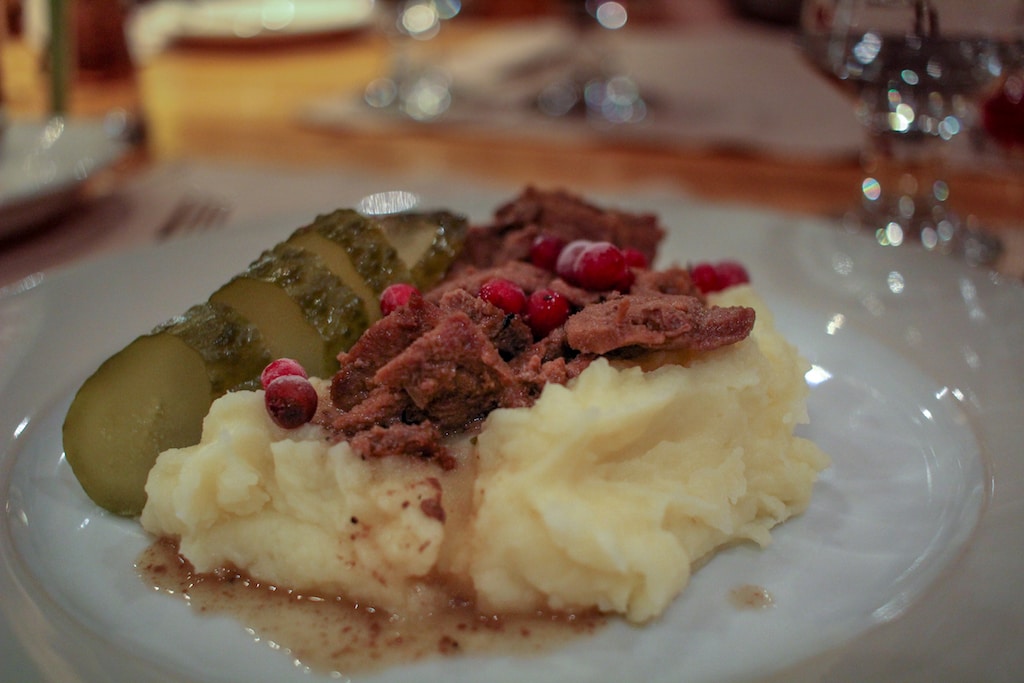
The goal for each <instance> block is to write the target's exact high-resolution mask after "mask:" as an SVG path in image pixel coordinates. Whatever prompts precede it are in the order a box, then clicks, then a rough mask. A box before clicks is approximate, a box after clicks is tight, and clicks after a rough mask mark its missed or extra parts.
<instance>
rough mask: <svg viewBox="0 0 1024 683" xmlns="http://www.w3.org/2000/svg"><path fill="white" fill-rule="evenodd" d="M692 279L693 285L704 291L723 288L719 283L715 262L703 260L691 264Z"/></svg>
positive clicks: (705, 292)
mask: <svg viewBox="0 0 1024 683" xmlns="http://www.w3.org/2000/svg"><path fill="white" fill-rule="evenodd" d="M690 279H691V280H692V281H693V285H694V286H695V287H696V288H697V289H699V290H700V291H701V292H702V293H704V294H708V293H710V292H717V291H718V290H720V289H721V286H720V285H719V284H718V270H717V269H715V266H714V264H711V263H708V262H706V261H702V262H700V263H697V264H695V265H692V266H690Z"/></svg>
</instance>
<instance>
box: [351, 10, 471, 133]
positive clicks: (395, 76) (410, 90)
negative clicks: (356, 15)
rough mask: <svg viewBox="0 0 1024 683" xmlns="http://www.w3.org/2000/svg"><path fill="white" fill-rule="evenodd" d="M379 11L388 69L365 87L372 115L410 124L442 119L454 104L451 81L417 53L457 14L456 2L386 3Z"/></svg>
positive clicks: (443, 72)
mask: <svg viewBox="0 0 1024 683" xmlns="http://www.w3.org/2000/svg"><path fill="white" fill-rule="evenodd" d="M378 6H379V8H380V10H381V31H382V32H383V34H384V35H385V36H386V38H387V39H388V42H389V45H390V55H389V65H388V71H387V73H386V74H384V75H383V76H380V77H378V78H375V79H374V80H372V81H371V82H370V83H368V84H367V86H366V88H365V90H364V93H363V99H364V100H365V102H366V104H368V105H369V106H370V107H371V108H373V109H374V110H377V111H380V112H382V113H388V114H392V115H397V116H400V117H404V118H409V119H412V120H414V121H422V122H426V121H432V120H434V119H437V118H440V117H441V116H443V115H444V114H445V112H447V111H448V109H449V108H450V107H451V104H452V93H451V86H452V84H451V77H450V75H449V74H448V73H447V72H446V71H445V70H443V69H441V68H439V67H437V66H435V65H434V64H432V63H431V61H430V60H429V59H427V58H425V57H424V56H423V54H422V51H421V50H420V49H419V48H420V47H421V46H422V44H424V43H425V42H426V41H429V40H430V39H432V38H433V37H434V36H436V35H437V34H438V33H439V32H440V30H441V25H442V24H443V22H445V21H448V20H449V19H452V18H454V17H455V16H456V15H457V14H458V13H459V11H460V10H461V7H462V5H461V2H460V0H388V1H387V2H378Z"/></svg>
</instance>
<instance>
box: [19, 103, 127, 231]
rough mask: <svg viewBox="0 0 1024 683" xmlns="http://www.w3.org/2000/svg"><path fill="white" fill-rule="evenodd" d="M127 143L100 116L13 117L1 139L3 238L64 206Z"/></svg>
mask: <svg viewBox="0 0 1024 683" xmlns="http://www.w3.org/2000/svg"><path fill="white" fill-rule="evenodd" d="M126 148H127V146H126V145H125V143H123V142H121V141H119V140H117V139H116V138H114V137H112V136H111V135H110V134H109V133H108V132H107V130H106V129H105V128H104V126H103V122H102V121H99V120H75V119H52V120H50V121H45V122H27V121H14V122H12V123H11V124H10V125H9V126H8V128H7V130H6V131H4V135H3V137H2V139H0V238H3V237H7V236H10V235H13V234H15V233H18V232H22V231H24V230H27V229H29V228H32V227H35V226H37V225H39V224H40V223H42V222H44V221H45V220H46V219H48V218H51V217H53V216H55V215H57V214H59V213H60V212H62V211H66V210H67V209H68V208H69V207H70V206H71V205H73V203H74V202H75V201H76V200H77V199H78V192H79V189H80V188H81V186H82V184H83V183H84V182H85V181H86V180H88V179H89V178H90V177H91V176H93V175H94V174H95V173H97V172H98V171H100V170H102V169H104V168H106V167H107V166H109V165H110V164H111V163H113V162H114V161H116V160H117V159H118V158H119V157H120V156H121V155H122V154H124V152H125V150H126Z"/></svg>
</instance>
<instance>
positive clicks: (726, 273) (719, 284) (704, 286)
mask: <svg viewBox="0 0 1024 683" xmlns="http://www.w3.org/2000/svg"><path fill="white" fill-rule="evenodd" d="M689 270H690V279H691V280H692V281H693V284H694V286H695V287H697V289H699V290H700V291H701V292H703V293H704V294H710V293H711V292H720V291H722V290H723V289H728V288H729V287H735V286H736V285H742V284H745V283H747V282H750V275H749V274H748V273H747V269H746V268H744V267H743V264H741V263H739V262H737V261H719V262H717V263H711V262H710V261H701V262H699V263H695V264H693V265H691V266H690V268H689Z"/></svg>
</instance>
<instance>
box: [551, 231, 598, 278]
mask: <svg viewBox="0 0 1024 683" xmlns="http://www.w3.org/2000/svg"><path fill="white" fill-rule="evenodd" d="M591 244H593V242H591V241H590V240H573V241H572V242H569V244H567V245H565V248H564V249H562V253H560V254H559V255H558V261H557V262H556V263H555V274H556V275H557V276H558V277H560V278H562V279H563V280H565V281H566V282H568V283H570V284H576V259H577V258H579V255H580V254H581V253H582V252H583V250H584V249H586V248H587V247H589V246H590V245H591Z"/></svg>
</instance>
